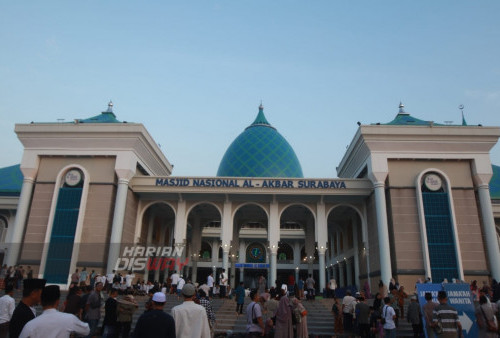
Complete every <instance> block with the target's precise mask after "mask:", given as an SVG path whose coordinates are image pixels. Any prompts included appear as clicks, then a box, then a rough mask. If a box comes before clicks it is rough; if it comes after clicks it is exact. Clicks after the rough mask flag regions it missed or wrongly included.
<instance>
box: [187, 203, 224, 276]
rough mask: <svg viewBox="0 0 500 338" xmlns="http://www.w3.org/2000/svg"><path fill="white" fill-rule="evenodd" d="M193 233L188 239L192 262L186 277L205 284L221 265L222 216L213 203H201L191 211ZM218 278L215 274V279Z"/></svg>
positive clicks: (190, 221) (190, 220)
mask: <svg viewBox="0 0 500 338" xmlns="http://www.w3.org/2000/svg"><path fill="white" fill-rule="evenodd" d="M188 225H189V227H190V228H191V232H190V233H188V236H187V238H190V240H189V241H188V243H190V245H191V247H189V249H188V253H189V258H190V262H189V263H188V265H187V266H186V269H188V270H189V271H186V275H187V276H189V278H190V279H191V280H192V281H193V282H198V283H200V284H204V283H206V282H207V277H208V275H210V273H211V272H215V271H214V267H215V266H218V265H219V261H221V260H222V259H221V258H219V254H218V253H219V251H222V248H221V247H220V244H219V239H220V234H221V214H220V211H219V209H218V208H217V207H216V206H215V205H214V204H212V203H208V202H201V203H199V204H197V205H196V206H195V207H194V208H192V209H191V211H190V212H189V215H188ZM215 276H217V274H216V273H214V277H215Z"/></svg>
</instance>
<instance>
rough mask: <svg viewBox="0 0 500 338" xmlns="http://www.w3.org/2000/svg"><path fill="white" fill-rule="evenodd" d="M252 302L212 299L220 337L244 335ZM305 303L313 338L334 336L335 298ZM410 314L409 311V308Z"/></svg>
mask: <svg viewBox="0 0 500 338" xmlns="http://www.w3.org/2000/svg"><path fill="white" fill-rule="evenodd" d="M66 295H67V292H66V291H62V292H61V306H62V304H63V303H64V300H65V299H66ZM103 295H104V299H106V297H107V294H106V293H105V292H104V293H103ZM14 298H15V300H16V305H17V304H18V302H19V301H20V300H21V291H16V292H15V294H14ZM135 299H136V301H137V303H138V304H139V308H138V309H137V311H136V312H135V313H134V316H133V321H132V329H133V328H134V326H135V323H136V322H137V320H138V319H139V317H140V315H142V314H143V313H144V304H145V303H146V301H147V297H146V296H137V297H135ZM181 302H182V301H181V300H180V299H178V298H177V296H176V295H167V302H166V304H165V307H164V311H165V312H167V313H171V310H172V308H173V307H174V306H176V305H179V304H181ZM249 303H250V299H249V298H248V297H247V298H246V299H245V305H244V306H243V315H240V316H237V315H236V311H235V310H236V302H235V301H234V299H225V300H222V299H218V298H215V299H213V300H212V307H213V309H214V311H215V313H216V319H217V325H216V328H215V332H216V336H218V337H222V336H224V335H226V336H231V335H232V336H234V337H238V336H244V335H243V333H245V332H246V307H247V305H248V304H249ZM369 303H370V304H371V302H369ZM408 303H409V302H408V301H407V302H406V303H405V307H407V306H408ZM302 304H303V305H304V307H305V308H306V309H307V312H308V315H307V324H308V325H307V326H308V331H309V335H310V337H318V338H321V337H332V335H333V334H334V320H333V315H332V313H331V308H332V305H333V299H331V298H327V299H316V300H314V301H305V300H304V301H303V302H302ZM37 312H38V313H39V314H40V313H41V312H42V308H41V307H40V306H38V307H37ZM405 313H406V311H405ZM101 318H104V307H103V308H102V316H101ZM412 336H413V331H412V326H411V324H410V323H408V322H407V320H406V318H405V319H400V320H399V327H398V329H397V337H412Z"/></svg>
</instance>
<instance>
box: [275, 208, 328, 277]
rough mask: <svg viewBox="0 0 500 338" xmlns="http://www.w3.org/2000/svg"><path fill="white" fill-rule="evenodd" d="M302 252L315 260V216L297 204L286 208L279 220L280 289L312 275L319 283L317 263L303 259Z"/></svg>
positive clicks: (278, 274) (278, 272)
mask: <svg viewBox="0 0 500 338" xmlns="http://www.w3.org/2000/svg"><path fill="white" fill-rule="evenodd" d="M302 250H303V251H304V252H305V253H306V255H305V256H306V257H309V256H310V257H314V252H315V250H316V242H315V239H314V215H313V213H312V212H311V210H310V209H309V208H308V207H307V206H305V205H301V204H294V205H290V206H288V207H286V208H285V209H284V210H283V212H282V213H281V217H280V242H279V246H278V266H277V267H278V270H277V279H278V285H281V284H282V283H286V284H291V283H292V282H293V283H295V282H296V281H297V280H298V278H299V277H300V278H303V279H304V280H305V279H306V278H307V276H308V275H309V274H312V275H313V276H314V278H315V280H316V281H318V278H319V274H318V260H314V259H313V258H311V259H309V258H307V259H305V260H303V259H301V251H302ZM317 284H318V285H319V283H317Z"/></svg>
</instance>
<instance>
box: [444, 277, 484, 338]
mask: <svg viewBox="0 0 500 338" xmlns="http://www.w3.org/2000/svg"><path fill="white" fill-rule="evenodd" d="M443 288H444V291H446V294H447V296H448V304H450V305H451V306H453V307H454V308H455V309H456V310H457V312H458V318H459V319H460V323H461V324H462V329H463V331H462V332H463V334H464V337H477V336H478V335H479V328H478V326H477V321H476V316H475V314H474V302H473V300H472V293H471V292H470V287H469V285H468V284H443Z"/></svg>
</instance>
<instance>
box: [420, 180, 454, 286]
mask: <svg viewBox="0 0 500 338" xmlns="http://www.w3.org/2000/svg"><path fill="white" fill-rule="evenodd" d="M419 190H420V193H421V201H422V206H423V216H424V220H425V234H426V236H427V251H428V258H429V264H430V273H431V277H432V281H433V282H434V283H441V282H442V281H443V280H444V279H445V278H447V279H448V280H450V281H451V279H452V278H457V279H459V278H460V275H459V267H458V262H457V250H456V244H455V232H454V227H453V219H452V213H451V207H450V194H449V187H448V186H447V185H446V180H445V179H444V178H443V177H442V176H441V175H440V174H439V173H437V172H432V171H431V172H427V173H425V174H424V175H423V176H422V178H421V180H420V182H419Z"/></svg>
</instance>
